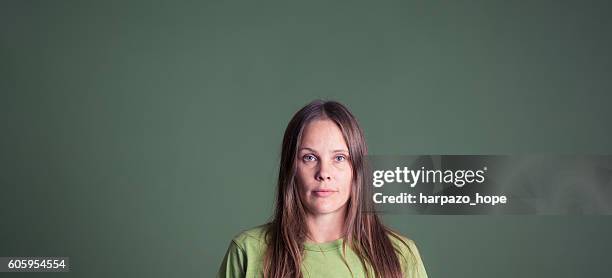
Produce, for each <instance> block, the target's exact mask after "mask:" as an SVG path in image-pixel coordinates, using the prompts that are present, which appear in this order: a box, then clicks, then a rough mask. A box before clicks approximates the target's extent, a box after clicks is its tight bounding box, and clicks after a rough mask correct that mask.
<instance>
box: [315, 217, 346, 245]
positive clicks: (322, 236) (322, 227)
mask: <svg viewBox="0 0 612 278" xmlns="http://www.w3.org/2000/svg"><path fill="white" fill-rule="evenodd" d="M345 218H346V210H341V211H339V212H335V213H328V214H319V215H313V214H308V215H307V216H306V227H307V228H308V241H312V242H315V243H323V242H329V241H334V240H337V239H339V238H341V237H342V236H343V235H344V219H345Z"/></svg>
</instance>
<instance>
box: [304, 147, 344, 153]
mask: <svg viewBox="0 0 612 278" xmlns="http://www.w3.org/2000/svg"><path fill="white" fill-rule="evenodd" d="M299 150H300V151H303V150H307V151H311V152H313V153H317V151H315V150H314V149H312V148H309V147H302V148H300V149H299ZM331 153H348V151H347V150H345V149H337V150H333V151H331Z"/></svg>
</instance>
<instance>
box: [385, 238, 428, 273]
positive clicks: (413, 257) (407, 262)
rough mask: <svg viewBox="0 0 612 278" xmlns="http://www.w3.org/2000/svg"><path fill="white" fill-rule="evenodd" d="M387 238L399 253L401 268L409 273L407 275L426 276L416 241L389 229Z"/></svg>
mask: <svg viewBox="0 0 612 278" xmlns="http://www.w3.org/2000/svg"><path fill="white" fill-rule="evenodd" d="M388 234H389V239H390V240H391V243H392V244H393V246H394V247H395V249H396V250H397V252H398V254H399V255H400V257H399V259H400V260H401V264H402V268H403V270H404V271H407V272H408V273H410V275H409V277H427V272H426V271H425V266H424V265H423V259H422V258H421V254H420V252H419V249H418V248H417V245H416V243H415V242H414V241H413V240H412V239H410V238H408V237H406V236H403V235H401V234H400V233H398V232H395V231H389V232H388Z"/></svg>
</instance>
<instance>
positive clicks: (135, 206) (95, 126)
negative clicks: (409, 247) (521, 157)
mask: <svg viewBox="0 0 612 278" xmlns="http://www.w3.org/2000/svg"><path fill="white" fill-rule="evenodd" d="M609 3H610V2H608V1H573V2H567V1H535V2H534V1H414V2H408V1H367V2H366V1H346V2H331V1H320V2H319V1H278V2H268V1H241V2H235V1H185V2H183V1H181V2H178V1H167V2H159V1H142V2H132V1H129V2H126V1H97V2H89V1H39V2H34V1H2V2H1V4H0V76H1V77H0V78H1V79H0V92H1V100H0V123H1V126H0V127H1V130H0V133H1V135H0V140H1V141H0V153H1V156H0V167H1V169H2V170H1V171H0V182H1V192H0V221H1V224H0V225H1V226H0V256H69V257H70V259H71V264H72V272H70V273H56V274H45V275H42V276H45V277H47V276H49V277H59V276H61V277H212V276H213V273H215V272H216V270H217V268H218V265H219V263H220V261H221V259H222V256H223V254H224V252H225V250H226V248H227V246H228V244H229V242H230V240H231V238H232V237H233V236H234V235H236V234H237V233H239V232H240V231H241V230H243V229H247V228H249V227H252V226H255V225H258V224H261V223H263V222H265V221H266V220H268V219H269V216H270V214H271V208H272V201H273V194H274V187H275V185H274V182H275V177H276V174H277V169H278V165H277V164H278V158H279V152H280V142H281V136H282V132H283V130H284V128H285V126H286V124H287V122H288V120H289V118H290V117H291V116H292V114H293V113H294V112H295V111H296V110H297V109H299V108H300V107H301V106H303V105H304V104H306V103H307V102H309V101H311V100H313V99H315V98H328V99H336V100H339V101H341V102H343V103H345V104H346V105H347V106H349V108H350V109H351V110H352V111H353V112H354V114H355V115H356V116H357V117H358V118H359V120H360V122H361V125H362V127H363V128H364V130H365V133H366V138H367V141H368V145H369V149H370V153H372V154H573V153H580V154H610V153H612V144H611V143H610V142H612V125H611V124H610V119H612V111H611V109H610V104H611V103H612V96H611V89H612V78H611V71H612V63H611V60H612V59H611V56H610V49H612V38H611V35H610V34H611V33H610V30H612V28H611V27H612V24H611V23H612V17H610V14H609V12H610V10H611V6H612V5H610V4H609ZM385 220H386V223H387V224H389V225H390V226H392V227H394V228H396V229H398V230H400V231H401V232H403V233H404V234H405V235H407V236H409V237H411V238H412V239H414V240H415V241H416V242H417V245H418V246H419V248H420V251H421V254H422V256H423V259H424V262H425V265H426V268H427V270H428V272H429V275H430V277H516V276H522V277H604V276H610V275H611V274H612V270H610V267H609V265H608V261H609V260H610V259H611V258H612V257H611V256H610V253H609V252H610V250H611V249H612V239H610V234H611V233H612V219H610V218H609V217H606V216H588V217H587V216H583V217H575V216H573V217H569V216H409V215H393V216H385ZM3 276H6V277H21V276H26V275H21V274H5V275H3ZM36 277H38V276H36Z"/></svg>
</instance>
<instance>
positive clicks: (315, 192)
mask: <svg viewBox="0 0 612 278" xmlns="http://www.w3.org/2000/svg"><path fill="white" fill-rule="evenodd" d="M336 192H338V191H336V190H331V189H320V190H313V191H312V193H313V195H315V196H316V197H327V196H330V195H332V194H334V193H336Z"/></svg>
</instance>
